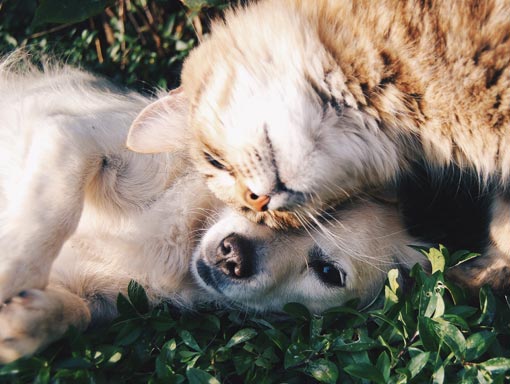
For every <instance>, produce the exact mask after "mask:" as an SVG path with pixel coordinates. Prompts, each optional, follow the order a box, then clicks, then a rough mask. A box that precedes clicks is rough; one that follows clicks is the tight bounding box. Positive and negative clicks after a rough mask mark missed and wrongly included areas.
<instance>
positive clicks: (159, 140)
mask: <svg viewBox="0 0 510 384" xmlns="http://www.w3.org/2000/svg"><path fill="white" fill-rule="evenodd" d="M187 112H188V101H187V100H186V97H185V96H184V92H183V90H182V88H180V87H179V88H177V89H175V90H173V91H171V92H170V93H169V94H168V95H166V96H164V97H162V98H160V99H158V100H157V101H155V102H154V103H152V104H149V105H148V106H147V107H145V108H144V109H143V110H142V112H140V114H139V115H138V116H137V117H136V119H135V121H134V122H133V124H131V128H129V133H128V137H127V142H126V145H127V147H128V148H129V149H131V150H132V151H134V152H140V153H159V152H171V151H174V150H176V149H182V148H183V142H184V141H185V140H186V138H187V135H188V132H187V126H186V125H187Z"/></svg>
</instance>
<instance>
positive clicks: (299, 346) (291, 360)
mask: <svg viewBox="0 0 510 384" xmlns="http://www.w3.org/2000/svg"><path fill="white" fill-rule="evenodd" d="M310 352H311V351H310V348H309V347H308V346H307V345H306V344H304V343H299V342H298V343H295V344H291V345H290V346H289V348H287V350H286V351H285V357H284V360H283V367H284V368H285V369H288V368H290V367H293V366H295V365H298V364H300V363H301V362H303V361H304V360H306V359H307V358H308V355H309V354H310Z"/></svg>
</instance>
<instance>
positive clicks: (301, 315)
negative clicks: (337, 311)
mask: <svg viewBox="0 0 510 384" xmlns="http://www.w3.org/2000/svg"><path fill="white" fill-rule="evenodd" d="M283 310H284V311H285V312H286V313H288V314H289V315H290V316H292V317H293V318H294V319H296V320H304V321H309V320H310V319H311V318H312V315H311V314H310V311H309V310H308V308H306V307H305V306H304V305H303V304H300V303H288V304H285V306H284V307H283Z"/></svg>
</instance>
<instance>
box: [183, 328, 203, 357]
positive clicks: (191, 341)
mask: <svg viewBox="0 0 510 384" xmlns="http://www.w3.org/2000/svg"><path fill="white" fill-rule="evenodd" d="M179 336H180V337H181V339H182V341H183V342H184V344H186V345H187V346H188V347H190V348H191V349H193V350H194V351H196V352H202V348H200V345H198V343H197V341H196V340H195V338H194V337H193V335H192V334H191V333H190V332H189V331H186V330H183V331H181V332H179Z"/></svg>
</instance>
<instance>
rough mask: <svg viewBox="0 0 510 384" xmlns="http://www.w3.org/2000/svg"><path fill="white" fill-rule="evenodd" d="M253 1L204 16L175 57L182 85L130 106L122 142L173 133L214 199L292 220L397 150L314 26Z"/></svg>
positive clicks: (137, 144)
mask: <svg viewBox="0 0 510 384" xmlns="http://www.w3.org/2000/svg"><path fill="white" fill-rule="evenodd" d="M278 4H280V3H278ZM280 5H281V4H280ZM264 7H269V5H268V4H267V3H262V4H261V5H260V6H258V7H253V8H251V9H250V10H249V11H247V10H239V11H237V12H236V13H234V12H230V13H228V14H227V16H226V22H225V24H220V23H216V25H215V26H214V28H213V30H212V33H211V37H209V38H208V39H207V40H206V41H204V42H203V43H202V44H201V45H200V46H199V47H198V48H196V49H195V50H194V51H193V52H192V53H191V55H190V57H189V58H188V59H187V61H186V62H185V65H184V69H183V74H182V88H181V89H179V90H178V91H175V92H173V93H171V94H170V95H168V96H166V97H164V98H162V99H160V100H158V101H157V102H156V103H154V104H153V105H151V106H149V107H148V108H147V109H146V110H145V111H144V112H142V114H141V115H140V116H139V117H138V119H137V120H136V121H135V123H134V124H133V127H132V129H131V132H130V136H129V139H128V146H129V147H130V148H132V149H134V150H136V151H141V152H157V151H165V150H172V149H173V148H174V147H175V146H182V145H183V143H185V144H184V145H186V146H188V147H189V149H190V153H191V155H192V159H193V162H194V164H195V166H196V168H197V169H198V170H199V171H200V172H201V173H202V174H204V175H205V177H206V178H207V183H208V186H209V188H210V189H211V190H212V191H213V192H214V193H215V194H216V196H217V197H218V198H220V199H221V200H223V201H225V202H226V203H227V204H229V205H230V206H233V207H235V208H237V209H238V210H239V211H241V212H243V213H244V214H245V215H246V216H248V217H249V218H250V219H252V220H253V221H256V222H263V223H265V224H267V225H269V226H272V227H287V226H294V227H295V226H302V225H305V224H306V223H308V222H311V221H314V220H316V219H317V218H318V217H320V216H321V215H323V214H326V213H325V212H327V211H328V210H330V208H332V207H334V206H335V205H336V204H337V203H338V202H341V201H343V200H345V199H346V198H347V197H349V196H350V195H352V194H354V193H357V192H358V190H357V189H358V188H359V187H360V186H362V185H363V186H365V185H366V184H367V183H368V181H367V180H370V181H373V180H384V181H386V180H387V179H388V178H389V176H388V175H392V174H394V169H395V168H396V163H397V160H396V156H393V157H392V153H391V150H390V149H389V148H390V143H389V141H388V139H387V138H386V137H384V136H383V135H381V134H380V132H379V130H378V127H377V121H376V119H374V118H372V117H370V116H369V115H368V114H366V113H364V112H362V111H360V110H359V108H358V106H357V102H356V100H355V97H354V96H353V94H352V93H351V92H350V91H349V89H348V87H347V85H346V84H347V79H346V78H345V77H344V75H343V73H342V71H341V69H340V68H339V66H338V65H336V63H335V60H334V59H333V58H332V57H331V55H330V53H328V51H327V49H326V48H325V46H324V44H323V42H322V41H321V38H320V36H319V33H318V31H317V29H316V28H315V29H314V28H313V27H312V26H310V25H309V24H308V21H306V20H304V19H302V18H300V17H298V16H296V15H295V14H293V13H289V12H287V11H286V9H285V8H283V7H279V6H277V7H276V8H274V9H272V11H271V13H268V10H267V9H265V8H264ZM268 14H272V15H274V17H269V18H268V17H267V15H268ZM183 116H184V117H183ZM183 121H186V123H183ZM385 140H386V141H385ZM374 164H375V165H377V169H378V172H377V173H375V174H374V172H373V169H374V166H373V165H374Z"/></svg>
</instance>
